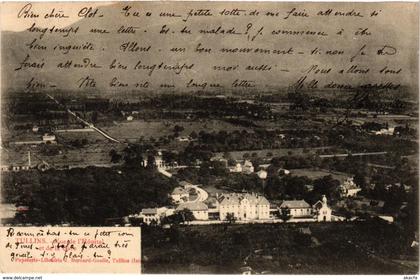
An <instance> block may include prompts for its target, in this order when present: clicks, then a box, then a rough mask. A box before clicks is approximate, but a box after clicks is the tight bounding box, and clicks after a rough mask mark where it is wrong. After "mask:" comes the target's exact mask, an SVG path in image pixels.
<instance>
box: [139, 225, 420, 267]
mask: <svg viewBox="0 0 420 280" xmlns="http://www.w3.org/2000/svg"><path fill="white" fill-rule="evenodd" d="M300 228H309V229H310V234H303V233H301V232H300ZM409 243H410V242H409V238H405V237H404V236H402V235H401V231H400V230H399V229H398V228H396V227H395V226H394V225H388V224H385V223H379V224H378V222H375V223H363V224H362V223H340V224H336V223H334V224H333V223H329V224H318V223H311V224H287V225H284V224H273V225H269V224H259V225H257V224H255V225H212V226H188V227H181V228H177V229H166V230H162V229H158V228H153V229H150V228H143V229H142V254H143V259H144V262H143V272H144V273H216V274H217V273H228V274H238V273H241V268H243V267H246V266H248V267H251V269H252V270H253V271H254V273H261V272H265V273H269V274H413V273H416V272H417V271H418V265H417V262H415V261H416V260H417V261H418V258H417V255H416V252H414V251H410V250H412V249H410V247H409ZM410 254H411V255H410ZM400 255H406V257H405V258H403V259H404V261H403V262H402V261H401V260H402V259H401V257H400ZM407 255H410V256H411V257H407ZM409 262H411V264H409Z"/></svg>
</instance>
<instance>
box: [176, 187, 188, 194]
mask: <svg viewBox="0 0 420 280" xmlns="http://www.w3.org/2000/svg"><path fill="white" fill-rule="evenodd" d="M187 193H188V191H187V190H185V189H183V188H181V187H176V188H175V189H174V190H173V192H172V195H177V194H187Z"/></svg>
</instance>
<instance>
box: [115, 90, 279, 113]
mask: <svg viewBox="0 0 420 280" xmlns="http://www.w3.org/2000/svg"><path fill="white" fill-rule="evenodd" d="M111 108H112V110H113V111H114V112H115V113H117V114H119V112H121V111H141V112H142V113H141V114H144V113H145V112H146V114H154V115H155V116H160V117H162V116H169V115H168V111H169V112H170V111H172V110H173V111H174V112H171V113H178V117H180V116H182V115H183V116H184V117H186V116H190V115H191V114H195V115H196V117H201V118H203V117H217V118H220V117H224V116H226V117H238V116H246V117H250V118H256V119H261V118H262V119H269V118H270V117H271V115H272V114H271V111H270V110H269V107H268V105H265V104H263V103H250V102H240V100H239V99H237V98H216V97H199V96H195V95H168V94H167V95H157V96H153V97H149V98H144V99H143V100H140V101H138V102H125V101H113V102H112V103H111ZM180 110H184V111H188V114H183V113H180V112H179V111H180ZM175 111H178V112H175ZM142 116H143V117H144V116H145V115H142Z"/></svg>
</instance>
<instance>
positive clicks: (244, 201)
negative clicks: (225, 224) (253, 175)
mask: <svg viewBox="0 0 420 280" xmlns="http://www.w3.org/2000/svg"><path fill="white" fill-rule="evenodd" d="M217 202H218V207H219V217H220V220H222V221H224V220H226V216H227V214H233V216H234V217H235V218H236V219H237V220H268V219H269V218H270V203H269V202H268V200H267V199H266V198H265V197H264V196H262V195H258V194H250V193H245V194H243V193H230V194H223V195H222V196H220V197H219V198H217Z"/></svg>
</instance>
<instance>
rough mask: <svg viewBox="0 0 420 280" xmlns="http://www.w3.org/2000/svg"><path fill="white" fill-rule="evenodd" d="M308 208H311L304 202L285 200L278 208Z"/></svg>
mask: <svg viewBox="0 0 420 280" xmlns="http://www.w3.org/2000/svg"><path fill="white" fill-rule="evenodd" d="M286 207H288V208H310V207H311V206H310V205H309V204H308V203H307V202H306V201H305V200H303V199H302V200H285V201H283V202H282V204H281V205H280V208H286Z"/></svg>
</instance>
